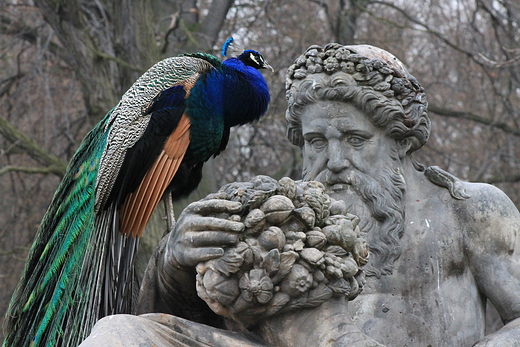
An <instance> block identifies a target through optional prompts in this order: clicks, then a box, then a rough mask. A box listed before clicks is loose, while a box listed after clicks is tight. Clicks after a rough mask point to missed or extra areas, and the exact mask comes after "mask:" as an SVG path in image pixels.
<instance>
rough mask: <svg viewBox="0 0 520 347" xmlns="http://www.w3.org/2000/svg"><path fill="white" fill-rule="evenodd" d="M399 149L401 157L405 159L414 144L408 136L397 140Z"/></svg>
mask: <svg viewBox="0 0 520 347" xmlns="http://www.w3.org/2000/svg"><path fill="white" fill-rule="evenodd" d="M396 142H397V151H398V153H399V159H403V158H404V157H405V156H406V153H408V150H409V149H410V147H411V146H412V141H410V140H409V139H408V138H404V139H400V140H397V141H396Z"/></svg>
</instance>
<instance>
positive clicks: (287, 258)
mask: <svg viewBox="0 0 520 347" xmlns="http://www.w3.org/2000/svg"><path fill="white" fill-rule="evenodd" d="M296 259H298V255H297V254H296V252H292V251H290V252H283V253H281V254H280V268H279V270H278V273H277V274H276V275H275V276H274V277H273V278H272V281H273V283H275V284H276V283H278V282H280V281H281V280H282V279H283V278H284V277H285V276H286V275H287V274H288V273H289V272H290V271H291V269H292V267H293V265H294V263H295V262H296Z"/></svg>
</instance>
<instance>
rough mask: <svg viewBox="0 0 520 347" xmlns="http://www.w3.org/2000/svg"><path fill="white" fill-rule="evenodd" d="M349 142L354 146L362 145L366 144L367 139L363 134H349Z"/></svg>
mask: <svg viewBox="0 0 520 347" xmlns="http://www.w3.org/2000/svg"><path fill="white" fill-rule="evenodd" d="M347 142H348V143H349V144H350V145H351V146H353V147H361V146H363V145H364V144H365V142H366V139H365V138H363V137H361V136H349V137H348V139H347Z"/></svg>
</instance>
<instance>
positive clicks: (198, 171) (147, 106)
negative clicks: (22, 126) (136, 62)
mask: <svg viewBox="0 0 520 347" xmlns="http://www.w3.org/2000/svg"><path fill="white" fill-rule="evenodd" d="M267 67H269V68H270V66H269V65H268V64H267V63H266V62H265V61H264V59H263V57H262V56H261V55H260V54H259V53H258V52H255V51H252V50H246V51H244V52H243V53H242V54H241V55H240V56H238V57H236V58H229V59H227V60H225V61H224V62H221V61H220V60H219V59H217V58H216V57H214V56H212V55H209V54H203V53H194V54H187V55H183V56H180V57H174V58H167V59H165V60H163V61H161V62H159V63H157V64H156V65H154V66H153V67H152V68H150V69H149V70H148V71H147V72H146V73H144V74H143V75H142V76H141V77H140V78H139V79H138V80H137V81H136V82H135V83H134V85H133V86H132V87H131V88H130V89H129V90H128V91H127V92H126V93H125V94H124V95H123V97H122V99H121V101H120V102H119V103H118V105H117V106H116V107H114V108H113V109H112V110H111V111H110V112H109V113H108V114H107V115H106V116H105V118H104V119H103V120H102V121H101V122H100V123H98V124H97V125H96V127H95V128H94V129H93V130H92V131H91V132H90V133H89V134H88V135H87V136H86V138H85V140H84V141H83V142H82V144H81V145H80V147H79V149H78V150H77V152H76V154H75V155H74V157H73V159H72V160H71V163H70V164H69V167H68V170H67V173H66V174H65V176H64V178H63V180H62V182H61V184H60V185H59V187H58V189H57V191H56V193H55V195H54V198H53V200H52V202H51V204H50V207H49V209H48V211H47V213H46V214H45V216H44V218H43V221H42V223H41V225H40V228H39V229H38V232H37V235H36V239H35V242H34V244H33V247H32V249H31V251H30V254H29V258H28V261H27V264H26V268H25V271H24V274H23V276H22V279H21V281H20V283H19V285H18V287H17V289H16V291H15V293H14V295H13V299H12V301H11V304H10V306H9V309H8V313H7V317H6V322H7V325H6V326H7V338H6V340H5V342H4V346H27V345H34V346H54V345H59V346H76V345H78V344H79V343H80V342H81V340H82V339H83V338H85V337H86V335H88V333H89V332H90V329H91V327H92V326H93V324H94V323H95V322H96V321H97V319H99V318H100V317H102V316H105V315H108V314H114V313H126V312H131V311H132V307H131V299H130V298H131V295H132V291H133V290H135V288H132V284H133V281H132V277H133V276H132V274H133V273H132V271H133V257H134V254H135V252H136V250H137V246H138V239H139V236H141V234H142V232H143V230H144V227H145V225H146V224H147V222H148V220H149V218H150V216H151V213H152V211H153V210H154V208H155V207H156V205H157V204H158V202H159V201H160V199H161V197H163V196H164V195H165V194H172V196H173V198H174V200H175V199H177V198H181V197H184V196H186V195H187V194H189V193H190V192H191V191H192V190H193V189H195V188H196V186H197V185H198V184H199V182H200V179H201V177H202V165H203V163H204V162H205V161H207V160H208V159H209V158H210V157H211V156H216V155H218V154H219V153H220V152H221V151H222V150H224V148H225V147H226V145H227V141H228V138H229V128H230V127H232V126H235V125H240V124H246V123H250V122H253V121H255V120H257V119H259V117H260V116H261V115H262V114H264V113H265V111H266V110H267V105H268V103H269V92H268V89H267V84H266V82H265V80H264V78H263V77H262V75H261V74H260V72H259V71H258V69H260V68H267Z"/></svg>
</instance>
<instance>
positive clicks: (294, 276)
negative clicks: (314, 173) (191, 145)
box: [196, 176, 368, 325]
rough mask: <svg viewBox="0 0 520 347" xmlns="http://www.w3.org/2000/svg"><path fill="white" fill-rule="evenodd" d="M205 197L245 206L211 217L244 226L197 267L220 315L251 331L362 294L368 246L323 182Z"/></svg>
mask: <svg viewBox="0 0 520 347" xmlns="http://www.w3.org/2000/svg"><path fill="white" fill-rule="evenodd" d="M206 199H226V200H231V201H238V202H241V203H242V205H243V209H242V213H241V214H237V215H228V214H214V215H212V216H213V217H219V218H226V219H230V220H234V221H240V222H243V223H244V225H245V230H244V231H243V232H242V233H241V234H240V235H239V240H240V241H239V242H238V244H237V245H236V247H232V248H227V249H225V252H224V255H223V256H222V257H220V258H217V259H212V260H209V261H206V262H202V263H199V264H198V265H197V267H196V270H197V277H196V280H197V284H196V286H197V293H198V295H199V297H201V298H202V299H203V300H204V301H205V302H206V303H207V304H208V305H209V307H210V308H211V309H212V310H213V311H214V312H216V313H217V314H220V315H223V316H225V317H228V318H231V319H234V320H236V321H239V322H241V323H243V324H245V325H254V324H255V323H257V322H258V321H260V320H263V319H265V318H268V317H270V316H273V315H275V314H280V313H284V312H288V311H291V310H296V309H300V308H310V307H316V306H319V305H321V304H322V303H323V302H325V301H327V300H329V299H330V298H331V297H333V296H344V297H346V298H347V299H349V300H352V299H354V298H355V297H356V296H357V295H358V294H359V293H360V292H361V291H362V289H363V285H364V283H365V279H364V274H363V271H362V267H363V266H364V265H365V264H366V263H367V262H368V247H367V245H366V242H365V240H363V238H361V237H360V233H359V228H358V227H357V224H358V221H359V219H358V218H357V217H356V216H354V215H352V214H348V213H347V211H346V207H345V204H344V203H343V202H342V201H334V200H333V199H331V198H330V197H329V196H328V195H327V194H325V189H324V187H323V185H322V184H321V183H319V182H314V181H311V182H295V181H293V180H291V179H290V178H287V177H285V178H282V179H281V180H280V181H276V180H274V179H272V178H270V177H267V176H257V177H255V178H253V179H252V180H251V181H250V182H235V183H231V184H228V185H226V186H224V187H222V188H221V189H220V190H219V191H218V192H217V193H215V194H211V195H209V196H208V197H206Z"/></svg>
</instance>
